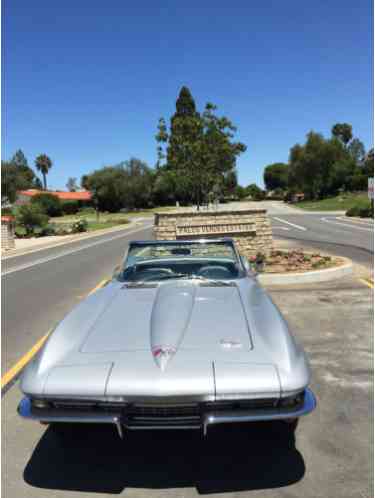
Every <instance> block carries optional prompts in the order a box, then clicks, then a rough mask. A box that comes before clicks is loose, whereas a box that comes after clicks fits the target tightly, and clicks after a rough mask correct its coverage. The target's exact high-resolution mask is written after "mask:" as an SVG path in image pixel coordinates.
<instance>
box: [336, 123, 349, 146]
mask: <svg viewBox="0 0 375 498" xmlns="http://www.w3.org/2000/svg"><path fill="white" fill-rule="evenodd" d="M332 135H333V136H334V137H336V138H338V139H339V140H341V141H342V143H343V144H345V145H347V144H348V143H349V142H350V140H351V139H352V138H353V130H352V125H350V124H348V123H336V124H335V125H333V126H332Z"/></svg>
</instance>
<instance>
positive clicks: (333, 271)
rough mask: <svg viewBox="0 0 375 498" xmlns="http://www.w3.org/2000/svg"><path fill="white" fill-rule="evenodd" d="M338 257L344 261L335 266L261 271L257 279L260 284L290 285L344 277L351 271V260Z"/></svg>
mask: <svg viewBox="0 0 375 498" xmlns="http://www.w3.org/2000/svg"><path fill="white" fill-rule="evenodd" d="M340 259H341V260H343V262H344V263H343V264H342V265H340V266H338V267H336V268H327V269H325V270H313V271H308V272H304V273H261V274H259V275H258V276H257V279H258V281H259V283H260V284H262V285H292V284H313V283H317V282H329V281H330V280H336V279H338V278H342V277H346V276H347V275H351V274H352V273H353V262H352V260H351V259H349V258H344V257H341V256H340Z"/></svg>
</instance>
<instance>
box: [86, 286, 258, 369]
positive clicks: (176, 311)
mask: <svg viewBox="0 0 375 498" xmlns="http://www.w3.org/2000/svg"><path fill="white" fill-rule="evenodd" d="M230 347H232V348H239V349H241V350H249V349H251V348H252V342H251V333H250V328H249V324H248V321H247V317H246V314H245V310H244V307H243V304H242V301H241V296H240V293H239V290H238V288H237V286H235V285H233V286H222V287H218V286H212V287H210V286H202V285H200V284H199V283H195V282H194V283H193V282H185V281H184V282H182V281H178V282H176V281H173V282H166V283H163V284H162V285H159V286H158V287H155V288H131V287H130V288H129V287H126V286H122V287H121V288H120V289H119V290H118V291H117V293H115V294H114V295H113V297H112V299H111V300H110V302H109V303H108V304H107V306H106V307H105V309H104V310H103V312H102V313H101V314H100V315H99V316H98V318H97V319H96V320H95V322H94V323H93V324H92V325H91V327H90V330H89V331H88V334H87V336H86V338H85V339H84V341H83V343H82V345H81V348H80V351H81V352H82V353H105V352H126V351H148V352H149V353H150V354H151V355H152V356H153V358H154V360H155V361H156V363H157V364H158V365H159V366H160V368H161V369H164V368H166V365H167V363H168V362H169V360H170V359H171V358H172V357H173V356H174V355H176V354H178V352H179V351H182V350H195V349H199V350H200V351H202V350H205V351H217V350H222V349H225V348H230Z"/></svg>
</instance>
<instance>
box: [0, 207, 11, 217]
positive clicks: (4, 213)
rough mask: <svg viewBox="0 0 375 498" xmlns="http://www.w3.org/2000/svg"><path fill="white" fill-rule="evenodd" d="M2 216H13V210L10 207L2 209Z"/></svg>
mask: <svg viewBox="0 0 375 498" xmlns="http://www.w3.org/2000/svg"><path fill="white" fill-rule="evenodd" d="M1 214H2V216H13V211H12V208H10V207H4V208H1Z"/></svg>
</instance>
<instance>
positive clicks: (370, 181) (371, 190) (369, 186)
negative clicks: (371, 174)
mask: <svg viewBox="0 0 375 498" xmlns="http://www.w3.org/2000/svg"><path fill="white" fill-rule="evenodd" d="M367 195H368V198H369V199H371V200H372V201H373V200H374V179H373V178H368V180H367Z"/></svg>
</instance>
